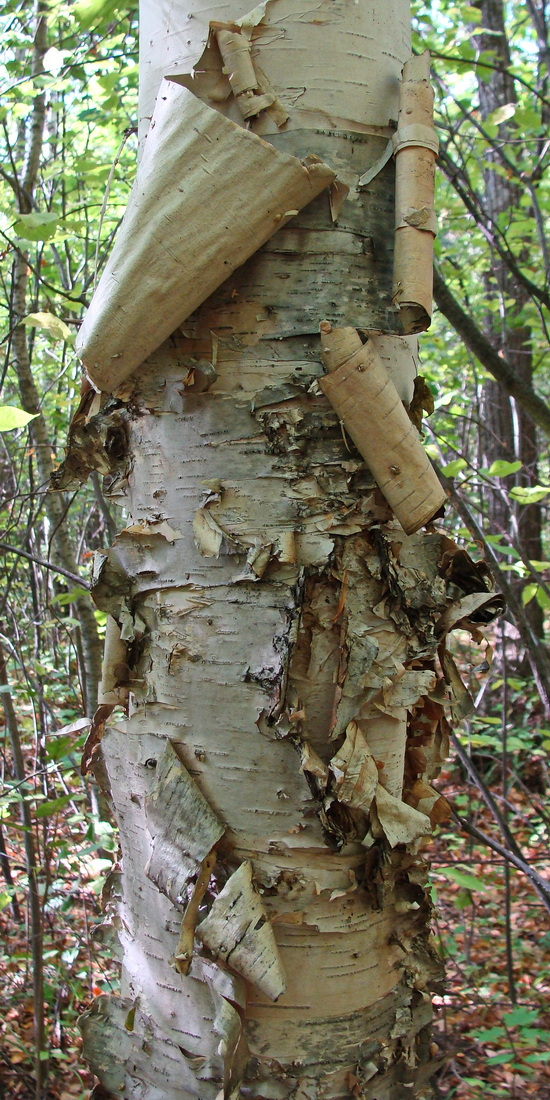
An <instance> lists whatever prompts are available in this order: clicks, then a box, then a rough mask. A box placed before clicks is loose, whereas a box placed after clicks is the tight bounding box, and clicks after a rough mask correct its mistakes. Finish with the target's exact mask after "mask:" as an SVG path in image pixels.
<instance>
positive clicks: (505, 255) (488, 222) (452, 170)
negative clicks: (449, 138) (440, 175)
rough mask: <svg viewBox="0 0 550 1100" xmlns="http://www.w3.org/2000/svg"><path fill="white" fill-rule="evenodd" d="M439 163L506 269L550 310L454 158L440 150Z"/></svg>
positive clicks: (546, 296) (545, 297)
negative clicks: (471, 191) (469, 190)
mask: <svg viewBox="0 0 550 1100" xmlns="http://www.w3.org/2000/svg"><path fill="white" fill-rule="evenodd" d="M438 163H439V164H440V166H441V168H442V170H443V172H444V173H445V175H446V177H447V179H448V180H449V183H450V184H451V186H452V187H454V189H455V191H456V193H457V195H458V196H459V197H460V198H461V199H462V202H463V203H464V206H465V207H466V209H467V210H468V211H469V212H470V214H471V215H472V217H473V219H474V221H475V223H476V225H478V226H479V228H480V229H481V232H482V233H483V235H484V237H485V238H486V240H487V241H488V242H489V244H490V245H491V246H492V248H494V249H495V251H496V252H498V254H499V256H500V258H501V260H502V261H503V263H505V264H506V267H507V268H508V270H509V271H510V273H511V274H512V275H513V276H514V277H515V278H516V279H517V281H518V283H520V285H521V286H523V287H525V289H526V291H527V293H528V294H530V295H531V297H532V298H536V300H537V301H538V302H540V303H541V305H543V306H546V308H547V309H550V294H548V292H547V291H546V290H543V289H542V287H539V286H537V284H536V283H534V282H533V281H532V279H530V278H529V277H528V276H527V275H525V274H524V272H523V271H522V270H521V268H520V267H518V264H517V262H516V258H515V256H514V254H513V253H512V252H510V249H509V248H508V246H507V245H506V238H505V236H504V234H503V233H502V231H501V230H500V229H499V227H498V225H497V224H496V222H495V221H494V220H493V219H492V218H490V217H488V216H487V215H486V214H485V213H484V212H483V211H482V210H481V209H480V208H479V207H478V206H476V204H475V202H474V201H473V199H472V198H471V197H470V196H469V195H468V193H467V191H466V190H465V188H464V184H463V180H462V179H461V176H462V173H461V170H460V168H459V167H458V165H457V164H455V162H454V160H453V159H452V157H451V156H449V153H448V152H447V151H446V149H440V151H439V162H438ZM501 238H502V239H501ZM503 242H504V243H503Z"/></svg>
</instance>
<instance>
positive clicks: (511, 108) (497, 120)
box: [485, 103, 516, 126]
mask: <svg viewBox="0 0 550 1100" xmlns="http://www.w3.org/2000/svg"><path fill="white" fill-rule="evenodd" d="M515 113H516V104H515V103H503V104H502V107H497V109H496V111H491V114H490V115H487V118H486V119H485V122H489V123H492V124H493V126H501V125H502V123H503V122H508V119H510V118H513V117H514V115H515Z"/></svg>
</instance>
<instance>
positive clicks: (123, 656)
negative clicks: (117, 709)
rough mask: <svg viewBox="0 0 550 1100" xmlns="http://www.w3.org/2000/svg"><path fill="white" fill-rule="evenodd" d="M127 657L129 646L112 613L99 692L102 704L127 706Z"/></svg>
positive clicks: (106, 636)
mask: <svg viewBox="0 0 550 1100" xmlns="http://www.w3.org/2000/svg"><path fill="white" fill-rule="evenodd" d="M127 657H128V647H127V645H126V642H124V641H123V640H122V638H121V636H120V627H119V625H118V623H117V622H116V621H115V619H113V617H112V615H108V616H107V623H106V627H105V649H104V651H103V665H102V668H101V681H100V684H99V694H98V703H99V705H100V706H101V705H108V704H111V705H113V706H116V704H117V703H119V704H120V705H121V706H125V705H126V704H127V702H128V692H129V687H128V675H129V673H128V666H127V663H126V661H127Z"/></svg>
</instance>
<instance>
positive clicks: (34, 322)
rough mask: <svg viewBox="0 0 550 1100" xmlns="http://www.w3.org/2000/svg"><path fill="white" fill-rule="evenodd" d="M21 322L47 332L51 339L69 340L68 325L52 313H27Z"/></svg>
mask: <svg viewBox="0 0 550 1100" xmlns="http://www.w3.org/2000/svg"><path fill="white" fill-rule="evenodd" d="M23 324H24V325H28V327H29V328H39V329H41V330H42V331H43V332H47V333H48V336H51V338H52V340H70V339H71V336H72V333H71V330H70V328H69V327H68V325H66V324H65V322H64V321H62V320H61V318H60V317H56V316H55V315H54V314H53V313H28V314H27V316H26V317H25V319H24V321H23Z"/></svg>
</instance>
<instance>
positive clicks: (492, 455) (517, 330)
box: [476, 0, 544, 638]
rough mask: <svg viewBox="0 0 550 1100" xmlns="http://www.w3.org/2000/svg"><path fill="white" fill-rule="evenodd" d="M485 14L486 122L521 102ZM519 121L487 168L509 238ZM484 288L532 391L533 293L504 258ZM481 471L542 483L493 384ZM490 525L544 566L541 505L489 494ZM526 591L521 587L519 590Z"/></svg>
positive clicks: (536, 609) (495, 340) (502, 131)
mask: <svg viewBox="0 0 550 1100" xmlns="http://www.w3.org/2000/svg"><path fill="white" fill-rule="evenodd" d="M476 6H477V7H479V8H480V10H481V13H482V22H481V25H482V28H483V29H484V30H486V31H488V32H489V33H487V34H484V33H483V31H480V32H479V34H477V35H476V41H477V43H478V45H479V48H480V49H481V50H491V51H493V53H494V56H495V61H496V65H497V66H498V68H495V69H493V70H492V71H491V73H490V76H489V78H488V79H486V80H484V79H479V78H478V91H479V101H480V107H481V114H482V118H483V119H486V118H487V116H489V115H491V114H492V112H494V111H497V110H498V108H504V107H505V106H506V105H507V104H512V105H513V104H515V103H516V102H517V97H516V89H515V85H514V80H513V78H512V77H511V76H510V75H509V74H508V73H507V71H506V70H507V69H508V68H509V66H510V54H509V49H508V40H507V35H506V26H505V19H504V8H503V4H502V0H482V2H481V3H478V4H477V5H476ZM514 131H515V127H514V124H513V123H510V122H506V121H503V122H502V123H501V125H500V126H499V133H498V143H496V144H495V149H494V151H492V152H491V151H490V152H489V153H488V158H487V159H488V161H489V162H490V165H489V167H487V169H486V170H485V173H484V178H485V194H484V206H485V210H486V214H487V215H488V217H489V219H490V221H491V224H492V225H493V226H495V227H496V226H498V227H499V229H500V231H502V232H504V234H506V222H505V217H506V214H507V213H508V216H509V218H511V217H512V215H513V211H514V209H515V208H517V207H518V206H519V203H520V198H521V188H520V184H519V182H518V180H517V179H516V178H514V177H511V176H510V174H509V173H508V174H507V173H506V170H505V168H506V166H505V164H504V163H503V159H502V155H501V153H500V149H501V148H502V142H503V141H506V140H509V139H511V138H513V136H514ZM486 290H487V297H488V300H489V302H490V303H493V304H496V305H497V309H496V311H495V310H489V311H488V312H487V316H486V326H485V327H486V333H487V336H488V337H489V339H490V340H491V343H492V344H493V346H494V347H495V348H497V349H498V351H499V354H501V355H503V357H504V358H505V359H506V360H507V361H508V362H509V363H510V364H511V365H512V367H513V369H514V371H515V373H516V375H517V376H518V378H520V379H521V381H522V382H524V383H526V384H527V385H531V384H532V379H533V358H532V351H531V332H530V329H529V326H528V325H527V324H526V323H525V321H524V320H523V319H522V318H523V317H524V311H525V306H526V304H527V303H528V301H529V293H528V291H527V289H526V288H525V286H522V285H521V284H520V283H519V282H518V280H517V279H516V278H515V276H514V274H513V272H511V271H510V270H509V268H508V267H507V265H506V263H505V262H504V260H503V259H502V258H501V257H500V256H499V255H498V254H497V252H496V251H494V252H493V253H492V257H491V269H490V271H488V272H487V274H486ZM480 449H481V454H480V459H481V465H483V466H490V465H491V463H492V462H493V461H494V460H495V459H498V458H505V459H507V460H508V461H512V462H513V461H514V460H515V459H519V461H520V462H521V463H522V469H521V470H520V471H519V472H518V474H517V475H515V476H514V475H512V476H511V477H510V478H509V479H508V483H509V485H513V484H517V485H536V484H537V482H538V480H539V477H538V469H537V459H538V443H537V429H536V426H535V424H534V423H533V421H532V420H531V417H530V416H529V415H528V414H527V413H526V412H525V410H524V409H523V408H522V407H521V406H520V405H518V404H516V402H515V401H514V399H513V398H510V397H509V396H508V394H507V393H506V392H505V390H504V389H503V387H502V386H501V385H500V384H499V383H498V382H495V381H493V380H492V379H488V380H487V381H486V383H485V385H484V393H483V403H482V417H481V432H480ZM487 511H488V518H489V525H490V527H491V530H493V531H494V532H495V533H497V532H498V533H501V534H502V535H504V536H505V537H506V536H508V537H509V535H510V529H511V527H513V528H514V529H515V530H516V532H517V538H518V542H519V545H520V547H521V552H522V554H523V556H524V557H525V559H528V560H529V559H531V560H535V561H537V560H538V561H540V560H541V558H542V557H543V553H542V539H541V529H542V519H541V507H540V504H529V505H521V506H518V505H517V504H515V503H514V502H513V501H510V498H509V497H508V496H507V493H506V491H503V492H501V493H499V494H496V493H492V492H490V493H489V494H488V495H487ZM518 587H519V588H520V589H521V587H522V585H519V586H518ZM525 616H526V619H527V622H528V623H529V626H530V627H531V630H532V631H533V632H534V634H535V637H537V638H543V637H544V622H543V620H544V616H543V612H542V608H541V607H540V606H539V604H538V603H537V602H536V600H531V601H530V603H529V604H528V605H527V607H526V609H525Z"/></svg>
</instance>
